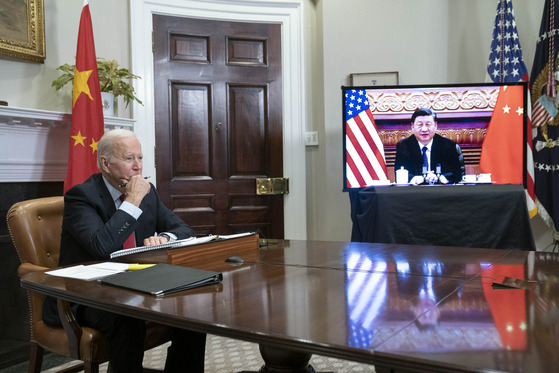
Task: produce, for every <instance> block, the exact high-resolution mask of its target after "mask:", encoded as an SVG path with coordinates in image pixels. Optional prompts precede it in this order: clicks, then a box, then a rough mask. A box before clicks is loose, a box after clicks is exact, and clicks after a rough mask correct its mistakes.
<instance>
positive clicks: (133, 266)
mask: <svg viewBox="0 0 559 373" xmlns="http://www.w3.org/2000/svg"><path fill="white" fill-rule="evenodd" d="M154 265H155V264H138V263H131V264H128V270H129V271H137V270H140V269H145V268H149V267H151V266H154Z"/></svg>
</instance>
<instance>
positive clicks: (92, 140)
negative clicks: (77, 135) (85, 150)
mask: <svg viewBox="0 0 559 373" xmlns="http://www.w3.org/2000/svg"><path fill="white" fill-rule="evenodd" d="M98 143H99V141H95V139H94V138H92V139H91V144H89V146H90V147H91V149H92V150H91V153H92V154H94V153H95V152H96V151H97V144H98Z"/></svg>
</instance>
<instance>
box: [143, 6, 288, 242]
mask: <svg viewBox="0 0 559 373" xmlns="http://www.w3.org/2000/svg"><path fill="white" fill-rule="evenodd" d="M153 24H154V92H155V103H154V104H155V133H156V135H155V136H156V137H155V144H156V152H155V156H156V169H157V188H158V191H159V193H160V195H161V198H162V200H163V201H164V202H165V204H166V205H167V206H169V207H170V208H171V209H172V210H173V211H174V212H175V213H176V214H177V215H178V216H180V217H181V218H182V219H183V220H184V221H185V222H187V223H188V224H189V225H191V226H192V227H193V228H194V230H195V231H196V234H197V235H206V234H209V233H214V234H227V233H237V232H246V231H256V230H258V231H260V233H261V235H262V236H264V237H267V238H283V236H284V229H283V196H281V195H278V196H262V195H256V185H255V184H256V183H255V179H256V178H267V177H282V175H283V154H282V114H281V113H282V87H281V26H280V25H278V24H263V23H259V24H251V23H241V22H225V21H208V20H199V19H189V18H182V17H170V16H161V15H154V16H153Z"/></svg>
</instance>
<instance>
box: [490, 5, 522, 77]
mask: <svg viewBox="0 0 559 373" xmlns="http://www.w3.org/2000/svg"><path fill="white" fill-rule="evenodd" d="M487 72H488V73H489V76H490V77H491V80H493V81H494V82H498V83H505V82H507V83H508V82H519V81H526V80H528V69H526V65H525V64H524V58H523V57H522V48H521V47H520V41H519V40H518V31H517V29H516V22H515V20H514V10H513V8H512V0H499V4H497V15H496V16H495V27H494V28H493V40H492V41H491V53H490V54H489V64H488V65H487Z"/></svg>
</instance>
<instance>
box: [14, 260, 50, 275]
mask: <svg viewBox="0 0 559 373" xmlns="http://www.w3.org/2000/svg"><path fill="white" fill-rule="evenodd" d="M46 269H49V268H48V267H43V266H38V265H36V264H33V263H29V262H24V263H21V264H20V265H19V267H18V268H17V275H18V276H19V277H22V276H23V275H26V274H28V273H31V272H36V271H44V270H46Z"/></svg>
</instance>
